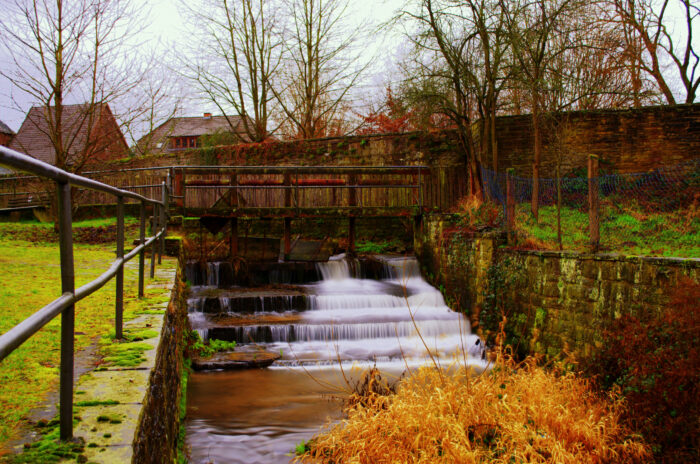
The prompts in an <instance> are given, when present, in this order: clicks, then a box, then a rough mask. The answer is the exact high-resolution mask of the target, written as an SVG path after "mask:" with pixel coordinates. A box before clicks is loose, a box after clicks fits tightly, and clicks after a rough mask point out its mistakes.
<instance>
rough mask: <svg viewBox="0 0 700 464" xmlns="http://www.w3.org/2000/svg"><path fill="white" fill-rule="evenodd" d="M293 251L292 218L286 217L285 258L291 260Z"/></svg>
mask: <svg viewBox="0 0 700 464" xmlns="http://www.w3.org/2000/svg"><path fill="white" fill-rule="evenodd" d="M291 252H292V218H290V217H286V218H284V260H285V261H289V254H290V253H291Z"/></svg>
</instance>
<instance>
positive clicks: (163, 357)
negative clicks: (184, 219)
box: [131, 247, 189, 464]
mask: <svg viewBox="0 0 700 464" xmlns="http://www.w3.org/2000/svg"><path fill="white" fill-rule="evenodd" d="M178 256H179V262H178V269H177V278H176V280H175V286H174V288H173V291H172V296H171V299H170V303H169V304H168V309H167V312H166V315H165V321H164V324H163V330H162V333H161V339H160V344H159V345H158V352H157V354H156V363H155V368H154V369H153V370H152V371H151V375H150V379H149V387H148V391H147V393H146V397H145V399H144V401H143V407H142V409H141V416H140V418H139V424H138V427H137V429H136V432H135V434H134V442H133V453H134V454H133V457H132V461H131V462H132V463H138V464H141V463H154V464H155V463H162V462H175V460H176V457H177V447H178V437H179V432H180V426H181V424H180V401H181V399H182V394H183V391H182V385H181V382H180V381H181V378H182V374H183V369H185V367H184V361H183V349H184V345H183V344H184V341H185V335H186V331H187V330H188V329H189V322H188V319H187V301H186V294H185V292H186V287H185V283H184V282H185V278H184V276H183V272H184V269H185V266H184V253H183V252H182V247H179V250H178Z"/></svg>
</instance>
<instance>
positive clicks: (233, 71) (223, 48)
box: [184, 0, 283, 142]
mask: <svg viewBox="0 0 700 464" xmlns="http://www.w3.org/2000/svg"><path fill="white" fill-rule="evenodd" d="M184 4H185V5H186V7H187V9H188V10H189V12H190V16H191V19H192V25H193V28H192V31H191V33H192V35H193V36H194V37H196V38H197V39H198V40H197V41H196V42H195V46H194V48H193V49H192V54H191V56H186V57H184V58H185V59H186V60H187V61H185V62H184V69H185V70H186V75H187V77H188V78H190V79H192V80H194V81H195V82H196V83H197V84H198V86H199V88H200V90H201V91H202V93H203V95H204V99H205V101H208V102H211V103H213V104H214V105H216V107H217V108H218V109H219V111H221V113H222V114H223V115H224V116H227V118H228V116H229V114H230V113H231V111H233V112H235V113H236V114H237V115H239V116H241V117H242V118H241V122H242V128H243V129H244V132H245V135H246V136H247V140H246V141H250V140H252V141H255V142H260V141H263V140H266V139H267V138H268V137H269V134H270V133H271V132H274V130H275V129H276V128H272V129H270V127H269V125H270V123H271V122H272V121H271V108H272V104H273V100H274V95H273V94H272V83H273V81H274V79H275V78H276V77H277V73H278V70H279V65H280V60H281V56H282V51H283V50H282V44H281V41H280V29H281V25H280V24H278V21H279V18H280V15H279V14H278V11H277V9H276V7H275V4H274V3H273V2H269V1H264V0H221V1H220V0H203V1H202V2H195V3H191V2H187V3H184ZM228 119H229V124H230V126H231V132H232V133H233V134H238V133H239V131H240V128H239V127H238V121H239V120H238V119H235V120H234V119H230V118H228Z"/></svg>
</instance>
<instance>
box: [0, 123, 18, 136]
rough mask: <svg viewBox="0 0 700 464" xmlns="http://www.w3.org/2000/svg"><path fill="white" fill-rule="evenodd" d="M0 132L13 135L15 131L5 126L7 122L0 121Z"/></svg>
mask: <svg viewBox="0 0 700 464" xmlns="http://www.w3.org/2000/svg"><path fill="white" fill-rule="evenodd" d="M0 134H7V135H15V131H13V130H12V129H10V128H9V127H7V124H5V123H4V122H2V121H0Z"/></svg>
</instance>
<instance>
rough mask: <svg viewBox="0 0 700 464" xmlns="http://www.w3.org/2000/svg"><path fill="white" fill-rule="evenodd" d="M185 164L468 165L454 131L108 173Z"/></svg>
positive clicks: (205, 154)
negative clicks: (465, 163)
mask: <svg viewBox="0 0 700 464" xmlns="http://www.w3.org/2000/svg"><path fill="white" fill-rule="evenodd" d="M182 165H239V166H267V165H274V166H415V165H431V166H464V160H463V156H462V155H461V154H460V150H459V148H458V143H457V140H456V136H455V134H454V132H451V131H447V132H409V133H404V134H384V135H365V136H350V137H331V138H323V139H310V140H295V141H288V142H270V143H248V144H240V145H234V146H225V147H215V148H201V149H193V150H182V151H175V152H172V153H167V154H163V155H151V156H144V157H133V158H126V159H123V160H119V161H117V162H113V163H110V164H109V165H106V166H105V169H121V168H144V167H156V166H182Z"/></svg>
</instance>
